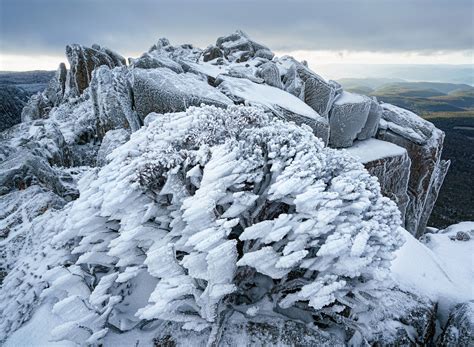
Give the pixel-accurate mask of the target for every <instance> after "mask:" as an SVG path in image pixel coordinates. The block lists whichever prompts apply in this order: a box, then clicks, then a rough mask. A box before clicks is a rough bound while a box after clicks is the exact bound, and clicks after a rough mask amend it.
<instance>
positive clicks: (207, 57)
mask: <svg viewBox="0 0 474 347" xmlns="http://www.w3.org/2000/svg"><path fill="white" fill-rule="evenodd" d="M223 56H224V53H223V52H222V51H221V50H220V49H219V48H218V47H216V46H214V45H211V46H209V47H207V48H206V49H205V50H204V52H203V53H202V59H203V61H204V62H207V61H211V60H214V59H217V58H220V57H223Z"/></svg>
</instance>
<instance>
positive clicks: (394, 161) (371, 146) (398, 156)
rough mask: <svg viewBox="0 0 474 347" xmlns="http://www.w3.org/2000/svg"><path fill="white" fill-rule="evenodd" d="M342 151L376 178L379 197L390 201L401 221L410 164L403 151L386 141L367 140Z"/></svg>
mask: <svg viewBox="0 0 474 347" xmlns="http://www.w3.org/2000/svg"><path fill="white" fill-rule="evenodd" d="M346 151H347V152H348V153H349V154H350V155H352V156H353V157H356V158H357V159H358V160H359V161H360V162H361V163H362V164H364V166H365V168H366V169H367V171H369V172H370V174H371V175H373V176H375V177H377V178H378V180H379V183H380V189H381V191H382V194H383V195H384V196H386V197H388V198H390V199H391V200H393V201H394V202H395V203H396V204H397V206H398V209H399V210H400V213H401V217H402V220H403V221H404V220H405V213H406V209H407V205H408V201H409V198H408V180H409V178H410V167H411V161H410V158H409V157H408V153H407V151H406V150H405V149H404V148H402V147H400V146H397V145H395V144H393V143H390V142H385V141H380V140H377V139H369V140H365V141H356V142H354V144H353V146H352V147H350V148H347V149H346Z"/></svg>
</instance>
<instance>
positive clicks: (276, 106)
mask: <svg viewBox="0 0 474 347" xmlns="http://www.w3.org/2000/svg"><path fill="white" fill-rule="evenodd" d="M216 83H218V89H219V90H221V91H222V92H223V93H224V94H225V95H227V96H229V97H230V98H231V99H233V100H234V101H235V102H237V103H244V102H245V103H247V104H251V105H261V106H264V107H266V108H267V109H269V110H271V111H272V112H273V113H274V114H275V115H276V116H278V117H280V118H282V119H286V120H289V121H294V122H295V123H296V124H306V125H309V126H310V127H311V129H312V130H313V133H314V134H315V135H316V136H317V137H319V138H320V139H322V140H323V142H324V143H325V144H327V141H328V137H329V125H328V122H327V121H326V119H324V118H323V117H321V116H320V115H319V114H318V113H317V112H316V111H314V110H313V109H312V108H311V107H309V106H308V105H307V104H305V103H304V102H303V101H301V100H300V99H298V98H297V97H295V96H293V95H291V94H289V93H286V92H285V91H283V90H281V89H278V88H275V87H271V86H268V85H264V84H257V83H253V82H252V81H250V80H248V79H244V78H234V77H228V76H220V77H219V78H218V80H217V82H216Z"/></svg>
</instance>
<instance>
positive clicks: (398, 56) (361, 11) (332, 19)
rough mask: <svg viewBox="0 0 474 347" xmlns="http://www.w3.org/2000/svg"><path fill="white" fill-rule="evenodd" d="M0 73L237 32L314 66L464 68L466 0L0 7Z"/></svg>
mask: <svg viewBox="0 0 474 347" xmlns="http://www.w3.org/2000/svg"><path fill="white" fill-rule="evenodd" d="M0 2H1V8H0V15H1V23H0V49H1V53H0V64H1V65H0V70H22V69H31V68H34V67H37V68H46V67H48V68H54V67H55V66H57V64H58V63H59V62H60V61H61V60H64V58H62V56H63V52H64V47H65V45H66V44H68V43H81V44H84V45H91V44H92V43H98V44H101V45H104V46H108V47H110V48H112V49H114V50H116V51H118V52H119V53H121V54H123V55H125V56H135V55H138V54H140V53H141V52H143V51H146V50H147V49H148V48H149V47H150V46H151V45H152V44H153V43H154V42H155V41H156V39H157V38H159V37H162V36H165V37H168V38H169V39H170V40H171V42H172V43H175V44H178V43H185V42H189V43H193V44H195V45H197V46H200V47H205V46H207V45H208V44H210V43H214V42H215V39H216V38H217V37H218V36H221V35H223V34H226V33H230V32H233V31H234V30H236V29H242V30H244V31H245V32H247V33H248V34H249V35H250V36H251V37H253V38H254V39H255V40H257V41H259V42H262V43H264V44H266V45H267V46H269V47H270V48H271V49H272V50H274V51H277V52H278V53H293V54H295V55H297V56H298V58H303V57H305V56H307V57H309V58H308V59H309V60H315V61H317V62H319V63H329V62H341V63H357V62H366V63H451V64H461V63H472V59H473V46H474V39H473V35H474V34H473V33H474V18H473V16H474V14H473V13H474V8H473V7H474V0H396V1H395V0H394V1H391V0H388V1H387V0H358V1H355V0H345V1H338V0H326V1H324V0H294V1H292V0H287V1H281V0H272V1H270V0H261V1H258V0H252V1H251V0H220V1H217V0H204V1H199V0H188V1H180V0H174V1H166V0H165V1H160V0H155V1H151V0H133V1H132V0H129V1H124V0H94V1H92V0H82V1H79V0H0Z"/></svg>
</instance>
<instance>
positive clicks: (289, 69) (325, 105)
mask: <svg viewBox="0 0 474 347" xmlns="http://www.w3.org/2000/svg"><path fill="white" fill-rule="evenodd" d="M276 63H277V65H278V66H279V69H280V72H281V74H282V75H283V76H284V77H283V82H284V89H285V90H286V91H287V92H289V93H291V94H293V95H295V96H297V97H299V98H300V99H302V100H304V101H305V102H306V103H307V104H308V105H310V106H311V107H312V108H313V109H314V110H315V111H316V112H318V113H319V114H320V115H321V116H323V117H327V116H328V114H329V110H330V109H331V106H332V104H333V103H334V101H335V100H336V97H337V96H338V95H339V94H340V93H341V92H342V87H341V86H340V85H339V84H337V83H336V82H334V81H329V82H328V81H326V80H325V79H324V78H322V77H321V76H319V75H317V74H316V73H314V72H313V71H311V70H310V69H309V68H308V67H307V66H306V65H304V64H302V63H300V62H298V61H296V60H295V59H293V58H291V57H288V56H284V57H282V58H280V59H278V60H277V61H276Z"/></svg>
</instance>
